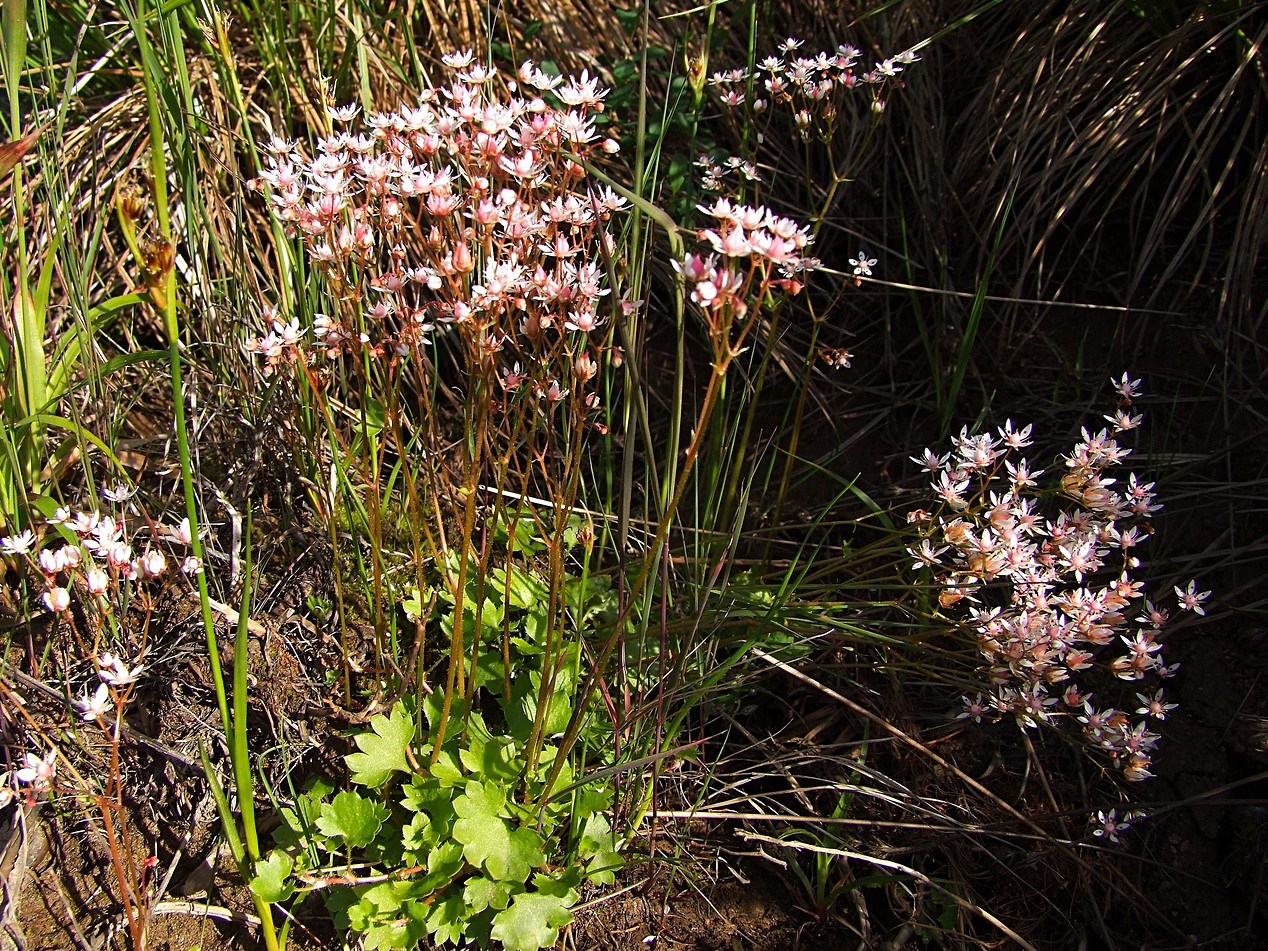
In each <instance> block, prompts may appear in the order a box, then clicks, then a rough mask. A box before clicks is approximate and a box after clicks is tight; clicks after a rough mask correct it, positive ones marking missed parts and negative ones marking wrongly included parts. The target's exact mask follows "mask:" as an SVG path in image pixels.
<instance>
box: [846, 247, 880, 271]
mask: <svg viewBox="0 0 1268 951" xmlns="http://www.w3.org/2000/svg"><path fill="white" fill-rule="evenodd" d="M875 264H876V258H869V257H868V256H867V252H866V251H860V252H859V256H858V257H857V258H850V266H851V267H853V268H854V276H855V277H871V276H872V267H873V266H874V265H875Z"/></svg>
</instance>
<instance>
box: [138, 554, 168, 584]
mask: <svg viewBox="0 0 1268 951" xmlns="http://www.w3.org/2000/svg"><path fill="white" fill-rule="evenodd" d="M139 567H140V569H141V574H142V575H143V576H145V577H147V578H157V577H158V576H159V575H161V574H162V573H163V572H164V571H166V570H167V559H166V558H164V557H163V553H162V552H161V551H158V550H156V549H153V548H151V549H150V550H149V551H147V552H146V553H145V554H144V555H142V556H141V560H140V564H139Z"/></svg>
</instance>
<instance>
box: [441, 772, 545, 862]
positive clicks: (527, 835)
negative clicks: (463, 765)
mask: <svg viewBox="0 0 1268 951" xmlns="http://www.w3.org/2000/svg"><path fill="white" fill-rule="evenodd" d="M454 810H455V811H456V812H457V813H458V816H459V817H460V818H459V819H458V821H457V822H455V823H454V826H453V836H454V838H455V839H456V840H457V841H459V842H461V843H462V845H463V850H462V851H463V855H465V856H466V858H467V861H468V862H470V863H471V864H472V865H474V866H476V867H477V868H481V867H483V868H484V869H485V871H487V872H488V873H489V874H490V875H491V876H493V877H494V878H496V879H500V880H502V881H514V882H522V881H524V880H525V879H526V878H528V875H529V873H530V872H531V871H532V870H533V869H534V868H536V867H538V866H540V865H543V864H545V862H546V856H545V855H544V854H543V853H542V838H541V836H539V835H538V834H537V833H536V832H534V831H533V830H532V829H523V828H520V829H513V828H511V825H510V823H509V822H508V821H507V820H506V819H504V818H503V815H504V813H505V812H506V811H507V801H506V794H505V792H504V791H503V790H502V789H501V788H500V787H499V786H497V785H496V784H495V783H482V782H477V781H476V780H472V781H471V782H469V783H467V787H466V791H465V792H464V793H463V794H462V795H461V796H459V797H458V798H457V799H455V800H454Z"/></svg>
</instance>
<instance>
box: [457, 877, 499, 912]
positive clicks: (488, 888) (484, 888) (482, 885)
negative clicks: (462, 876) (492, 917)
mask: <svg viewBox="0 0 1268 951" xmlns="http://www.w3.org/2000/svg"><path fill="white" fill-rule="evenodd" d="M462 897H463V900H464V901H465V902H466V903H467V905H468V906H469V907H470V908H471V910H472V911H473V912H481V911H484V909H486V908H493V909H495V910H496V911H501V910H502V909H503V908H505V907H506V906H507V905H508V904H510V902H511V885H510V883H509V882H497V881H493V880H491V879H487V878H481V877H480V876H476V877H474V878H469V879H467V884H466V885H465V886H464V887H463V889H462Z"/></svg>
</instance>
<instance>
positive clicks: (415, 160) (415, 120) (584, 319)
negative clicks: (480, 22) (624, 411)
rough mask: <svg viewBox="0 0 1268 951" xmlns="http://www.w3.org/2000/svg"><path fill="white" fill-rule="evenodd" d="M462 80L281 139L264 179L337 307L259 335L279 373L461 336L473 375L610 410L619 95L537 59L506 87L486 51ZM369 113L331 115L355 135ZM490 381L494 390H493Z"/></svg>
mask: <svg viewBox="0 0 1268 951" xmlns="http://www.w3.org/2000/svg"><path fill="white" fill-rule="evenodd" d="M444 62H445V64H446V66H447V67H448V68H449V69H450V70H451V71H452V74H453V75H452V77H451V82H449V83H448V84H447V85H441V86H437V87H434V88H427V89H424V90H423V92H422V93H421V94H420V96H419V98H418V101H417V102H416V103H414V104H411V105H405V106H402V107H401V108H399V109H398V110H396V111H391V112H374V113H370V114H368V115H367V116H366V117H365V121H364V130H363V131H355V130H352V129H351V128H348V130H347V131H339V132H336V133H334V134H332V135H329V136H327V137H325V138H322V139H321V140H320V141H319V142H318V143H317V148H316V154H315V155H312V156H311V157H309V156H306V155H305V154H304V153H303V152H302V151H301V149H300V147H299V145H298V144H297V143H294V142H286V141H280V140H277V139H275V140H274V141H273V142H271V143H270V144H269V145H268V147H267V151H268V152H269V154H270V158H269V161H268V164H267V167H265V168H263V169H262V170H261V171H260V173H259V178H258V179H257V180H256V187H258V188H259V189H261V190H263V191H264V192H265V193H266V194H267V196H268V200H269V202H270V205H271V207H272V211H273V213H274V214H275V215H276V216H277V217H278V218H279V219H280V220H281V221H282V222H284V223H285V225H286V227H287V228H288V229H289V230H290V231H291V232H292V233H293V234H297V235H299V236H300V237H301V238H302V240H303V242H304V244H305V246H306V249H307V252H308V255H309V257H310V259H311V261H312V262H313V264H314V265H315V267H316V268H317V269H318V270H319V271H320V272H321V273H323V274H324V275H325V277H326V280H327V281H328V283H329V288H330V291H331V293H330V295H329V296H330V298H331V299H332V300H333V301H336V302H337V307H338V312H336V313H332V314H319V315H317V316H316V317H315V318H314V321H313V326H312V327H311V331H308V330H305V329H303V328H301V326H300V324H299V322H298V320H296V319H294V318H290V319H287V317H285V316H279V315H278V314H277V313H276V312H275V311H274V310H272V309H271V308H266V311H265V320H266V323H267V325H268V330H267V332H266V333H265V334H264V335H263V336H262V337H259V338H256V339H254V340H251V341H249V342H248V345H247V346H248V350H250V351H251V352H253V353H255V354H258V355H259V356H260V357H262V358H263V362H264V365H265V369H266V372H268V371H270V370H272V369H273V368H276V367H278V366H281V365H287V364H296V363H302V364H304V365H311V364H312V363H314V362H315V361H316V360H317V359H318V358H320V357H322V356H324V357H325V358H328V359H336V358H338V357H341V356H343V355H348V354H357V355H362V354H368V355H369V356H370V357H371V358H372V359H386V360H389V361H390V360H402V359H409V358H411V357H413V358H415V360H416V362H418V363H419V364H420V365H421V364H422V363H423V361H422V360H419V359H418V357H419V354H420V351H421V350H422V349H423V348H425V347H426V346H427V345H428V344H429V343H430V342H431V341H432V340H433V338H434V336H435V335H436V334H439V333H456V334H458V335H459V338H460V340H461V342H462V343H463V345H464V349H465V353H466V355H467V364H466V369H467V372H468V374H470V375H473V376H474V377H476V378H477V379H476V381H475V382H478V383H480V384H482V385H483V384H492V389H493V391H495V392H496V391H498V390H499V388H500V391H501V392H503V393H510V392H511V391H515V390H521V391H522V392H527V393H530V394H531V395H532V396H535V397H537V398H539V399H540V400H541V401H542V403H543V404H544V405H549V404H550V403H553V402H558V401H560V400H563V399H565V398H567V397H568V396H569V395H570V394H571V395H572V398H573V400H574V401H575V404H576V405H577V407H578V409H580V410H582V411H583V412H584V410H585V409H593V408H595V407H596V406H597V405H598V397H597V394H596V393H595V392H594V390H595V386H594V384H593V380H594V378H595V376H596V374H597V371H598V368H599V366H600V362H601V361H600V360H599V352H598V351H599V350H600V349H602V347H603V346H604V341H605V339H606V335H607V333H608V328H607V323H608V317H609V312H610V313H619V312H620V308H622V307H624V308H627V309H628V308H630V307H633V306H634V304H633V303H632V302H628V301H617V302H615V303H609V304H606V305H605V303H604V298H605V297H608V296H609V295H610V294H611V287H610V286H609V273H610V271H609V268H608V267H606V266H605V264H604V262H605V261H606V260H609V259H610V257H611V253H612V251H613V248H614V243H613V240H612V239H611V237H610V236H609V232H610V230H611V227H612V216H613V214H614V213H617V212H620V211H621V210H622V209H623V208H624V206H625V204H626V202H625V199H624V198H622V197H621V196H619V195H618V194H616V193H615V192H614V191H612V190H611V189H610V188H606V187H600V186H599V185H598V184H597V182H596V181H595V180H594V178H593V176H592V175H591V174H590V173H589V172H588V171H587V164H588V163H589V161H590V160H591V159H592V158H597V154H598V153H611V152H615V151H616V150H617V148H618V146H617V143H616V142H615V140H613V139H607V138H600V136H599V134H598V132H597V131H596V125H595V116H596V114H598V113H600V112H602V111H603V102H604V97H605V95H606V93H607V90H606V89H603V88H601V87H600V86H599V83H598V81H597V79H595V78H594V77H591V76H589V75H587V74H586V73H582V75H581V77H580V78H577V79H572V80H571V81H565V80H564V79H563V78H562V77H558V76H550V75H547V74H546V73H545V72H543V71H542V70H541V69H540V68H538V67H537V66H535V65H534V64H532V63H531V62H530V63H525V64H524V65H523V66H522V67H521V68H520V70H519V72H518V76H517V78H516V79H513V80H510V81H502V80H501V78H500V77H499V76H498V75H497V74H495V73H494V72H493V71H491V70H489V69H486V68H485V67H483V66H481V65H479V64H478V63H476V62H475V60H474V57H473V56H472V55H471V54H470V53H457V54H452V55H449V56H446V57H445V59H444ZM357 112H358V110H357V109H356V108H355V107H347V108H339V109H330V110H329V113H330V116H331V118H332V120H333V121H334V122H335V123H337V124H340V125H341V126H350V124H351V123H352V121H353V120H354V119H355V118H356V115H357ZM477 388H478V387H477Z"/></svg>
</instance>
